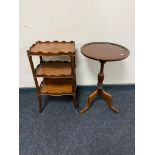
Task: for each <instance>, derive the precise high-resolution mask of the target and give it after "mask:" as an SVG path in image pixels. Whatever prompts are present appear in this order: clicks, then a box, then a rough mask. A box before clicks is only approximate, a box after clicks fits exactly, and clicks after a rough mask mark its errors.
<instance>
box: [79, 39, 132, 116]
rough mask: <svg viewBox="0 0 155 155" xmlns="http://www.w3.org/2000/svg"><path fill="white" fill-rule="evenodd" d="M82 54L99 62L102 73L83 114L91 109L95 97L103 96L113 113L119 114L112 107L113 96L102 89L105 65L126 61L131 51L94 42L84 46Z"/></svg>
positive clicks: (111, 44) (110, 44)
mask: <svg viewBox="0 0 155 155" xmlns="http://www.w3.org/2000/svg"><path fill="white" fill-rule="evenodd" d="M81 52H82V54H83V55H84V56H86V57H88V58H90V59H94V60H97V61H99V62H100V64H101V67H100V72H99V74H98V83H97V88H96V90H95V91H94V92H92V93H91V94H90V95H89V97H88V100H87V104H86V107H85V108H84V109H82V111H81V113H84V112H86V111H87V110H88V109H89V107H90V106H91V104H92V101H93V99H94V97H95V96H102V97H103V98H104V99H105V100H106V102H107V105H108V107H109V108H110V109H111V110H112V111H113V112H118V110H117V109H116V108H115V107H114V106H113V105H112V96H111V95H110V94H108V93H107V92H106V91H105V90H103V88H102V87H103V83H102V82H103V80H104V73H103V70H104V64H105V63H106V62H110V61H119V60H123V59H125V58H126V57H128V56H129V54H130V52H129V50H128V49H127V48H125V47H123V46H121V45H118V44H113V43H108V42H92V43H88V44H86V45H84V46H83V47H82V48H81Z"/></svg>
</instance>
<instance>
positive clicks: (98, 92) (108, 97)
mask: <svg viewBox="0 0 155 155" xmlns="http://www.w3.org/2000/svg"><path fill="white" fill-rule="evenodd" d="M100 63H101V68H100V73H99V74H98V83H97V88H96V90H95V91H94V92H92V93H91V94H90V95H89V97H88V100H87V104H86V107H85V108H84V109H82V110H81V112H80V113H84V112H86V111H87V110H88V109H89V108H90V106H91V104H92V101H93V99H94V97H95V96H102V97H103V98H104V99H105V100H106V102H107V105H108V107H109V108H110V109H111V110H112V111H113V112H116V113H117V112H118V110H117V109H116V108H115V107H113V105H112V96H111V95H110V94H108V93H107V92H105V91H104V90H103V88H102V87H103V83H102V82H103V80H104V73H103V69H104V64H105V61H100Z"/></svg>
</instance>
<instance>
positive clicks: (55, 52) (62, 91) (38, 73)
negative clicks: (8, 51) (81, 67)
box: [27, 41, 78, 112]
mask: <svg viewBox="0 0 155 155" xmlns="http://www.w3.org/2000/svg"><path fill="white" fill-rule="evenodd" d="M27 55H28V58H29V62H30V66H31V70H32V74H33V78H34V81H35V85H36V88H37V95H38V110H39V112H41V111H42V97H41V95H51V96H62V95H72V97H73V103H74V107H75V108H77V107H78V104H77V102H76V72H75V67H76V66H75V42H74V41H70V42H66V41H62V42H59V41H53V42H49V41H45V42H41V41H38V42H36V43H35V44H33V45H32V46H31V47H30V49H29V50H28V51H27ZM32 56H39V58H40V64H38V66H37V67H36V69H34V64H33V60H32ZM43 56H68V57H70V59H71V62H60V61H59V62H58V61H57V62H52V61H50V62H45V61H44V60H43ZM38 77H43V81H42V82H41V84H40V86H39V84H38Z"/></svg>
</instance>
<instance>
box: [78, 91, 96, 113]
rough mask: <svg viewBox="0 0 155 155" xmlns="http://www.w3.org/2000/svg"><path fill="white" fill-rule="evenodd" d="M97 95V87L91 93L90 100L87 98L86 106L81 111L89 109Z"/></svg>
mask: <svg viewBox="0 0 155 155" xmlns="http://www.w3.org/2000/svg"><path fill="white" fill-rule="evenodd" d="M97 95H98V89H96V90H95V91H94V92H92V93H91V94H90V95H89V97H88V100H87V104H86V107H85V108H84V109H82V110H81V112H80V113H84V112H86V111H87V110H88V109H89V107H90V106H91V104H92V101H93V99H94V97H95V96H97Z"/></svg>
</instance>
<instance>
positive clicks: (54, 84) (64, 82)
mask: <svg viewBox="0 0 155 155" xmlns="http://www.w3.org/2000/svg"><path fill="white" fill-rule="evenodd" d="M75 91H76V90H74V91H72V79H50V78H47V79H46V78H45V79H44V80H43V81H42V83H41V85H40V91H39V94H51V95H67V94H75Z"/></svg>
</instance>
